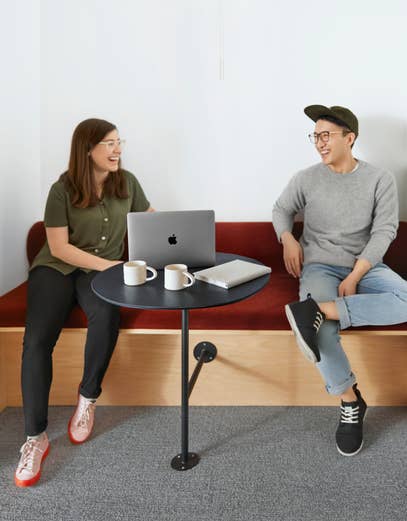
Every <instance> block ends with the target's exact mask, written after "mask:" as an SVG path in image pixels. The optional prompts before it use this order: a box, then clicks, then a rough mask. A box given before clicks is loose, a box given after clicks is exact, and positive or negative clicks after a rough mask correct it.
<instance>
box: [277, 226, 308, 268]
mask: <svg viewBox="0 0 407 521" xmlns="http://www.w3.org/2000/svg"><path fill="white" fill-rule="evenodd" d="M281 242H282V243H283V248H284V253H283V258H284V264H285V269H286V270H287V271H288V273H289V274H290V275H292V276H293V277H296V278H297V277H299V276H300V275H301V267H302V263H303V262H304V253H303V251H302V246H301V244H300V243H299V242H298V241H297V240H296V239H295V238H294V236H293V235H292V234H291V233H290V232H284V233H283V234H282V235H281Z"/></svg>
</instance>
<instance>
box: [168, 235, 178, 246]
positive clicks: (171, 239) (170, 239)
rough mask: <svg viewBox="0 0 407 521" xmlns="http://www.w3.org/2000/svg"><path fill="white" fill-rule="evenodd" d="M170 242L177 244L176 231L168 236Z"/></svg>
mask: <svg viewBox="0 0 407 521" xmlns="http://www.w3.org/2000/svg"><path fill="white" fill-rule="evenodd" d="M168 242H169V243H170V244H177V238H176V237H175V234H174V233H173V234H172V235H171V237H168Z"/></svg>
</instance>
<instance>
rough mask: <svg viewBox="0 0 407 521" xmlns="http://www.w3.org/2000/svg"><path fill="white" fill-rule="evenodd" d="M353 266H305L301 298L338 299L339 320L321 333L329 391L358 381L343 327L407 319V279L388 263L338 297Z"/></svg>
mask: <svg viewBox="0 0 407 521" xmlns="http://www.w3.org/2000/svg"><path fill="white" fill-rule="evenodd" d="M351 271H352V269H351V268H343V267H341V266H330V265H328V264H319V263H312V264H306V265H305V266H304V267H303V270H302V273H301V278H300V299H301V300H304V299H306V298H307V295H308V294H310V295H311V296H312V298H313V299H314V300H315V301H317V302H329V301H335V302H336V305H337V309H338V312H339V321H336V320H327V321H326V322H324V323H323V325H322V326H321V329H320V330H319V333H318V348H319V351H320V354H321V361H320V362H319V363H318V364H317V367H318V369H319V371H320V372H321V375H322V377H323V379H324V381H325V384H326V389H327V391H328V393H330V394H335V395H340V394H342V393H343V392H344V391H346V389H348V388H349V387H351V386H352V385H353V384H354V383H355V382H356V378H355V375H354V374H353V373H352V370H351V368H350V365H349V361H348V358H347V356H346V354H345V352H344V350H343V348H342V345H341V340H340V336H339V330H340V329H346V328H347V327H350V326H356V327H357V326H365V325H374V326H385V325H389V324H399V323H403V322H407V281H406V280H404V279H403V278H401V277H400V276H399V275H398V274H397V273H395V272H394V271H392V270H391V269H390V268H389V267H388V266H386V265H385V264H381V263H380V264H376V266H374V267H373V268H372V269H371V270H370V271H368V273H366V275H365V276H364V277H363V278H362V279H361V280H360V282H359V284H358V286H357V294H356V295H351V296H349V297H342V298H341V297H338V286H339V284H340V283H341V282H342V280H343V279H345V278H346V277H347V276H348V275H349V273H350V272H351Z"/></svg>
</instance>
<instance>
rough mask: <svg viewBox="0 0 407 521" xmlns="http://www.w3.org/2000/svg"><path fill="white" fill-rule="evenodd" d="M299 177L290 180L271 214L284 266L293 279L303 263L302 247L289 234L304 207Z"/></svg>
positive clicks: (297, 275) (298, 273)
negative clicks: (296, 216)
mask: <svg viewBox="0 0 407 521" xmlns="http://www.w3.org/2000/svg"><path fill="white" fill-rule="evenodd" d="M299 177H300V176H299V174H297V175H296V176H294V177H293V178H292V179H291V181H290V182H289V184H288V185H287V187H286V188H285V189H284V191H283V192H282V194H281V195H280V197H279V198H278V199H277V201H276V202H275V204H274V207H273V213H272V219H273V226H274V230H275V232H276V234H277V238H278V240H279V241H280V242H281V243H282V245H283V258H284V265H285V268H286V270H287V272H288V273H289V274H290V275H292V276H293V277H299V276H300V274H301V267H302V263H303V262H304V256H303V251H302V247H301V245H300V243H299V242H298V241H297V240H296V239H295V238H294V236H293V234H292V233H291V230H292V228H293V223H294V217H295V215H296V214H297V213H298V212H299V211H300V210H302V209H303V208H304V206H305V196H304V193H303V190H302V187H301V183H300V178H299Z"/></svg>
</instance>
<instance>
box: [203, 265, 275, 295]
mask: <svg viewBox="0 0 407 521" xmlns="http://www.w3.org/2000/svg"><path fill="white" fill-rule="evenodd" d="M266 273H271V268H269V267H268V266H264V265H262V264H255V263H254V262H247V261H242V260H239V259H237V260H234V261H230V262H225V263H224V264H219V265H218V266H214V267H213V268H207V269H205V270H200V271H195V272H194V275H195V278H196V279H198V280H201V281H203V282H209V284H215V286H220V287H221V288H226V289H229V288H233V287H234V286H238V285H239V284H243V283H244V282H248V281H249V280H253V279H257V278H258V277H261V276H262V275H266Z"/></svg>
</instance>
